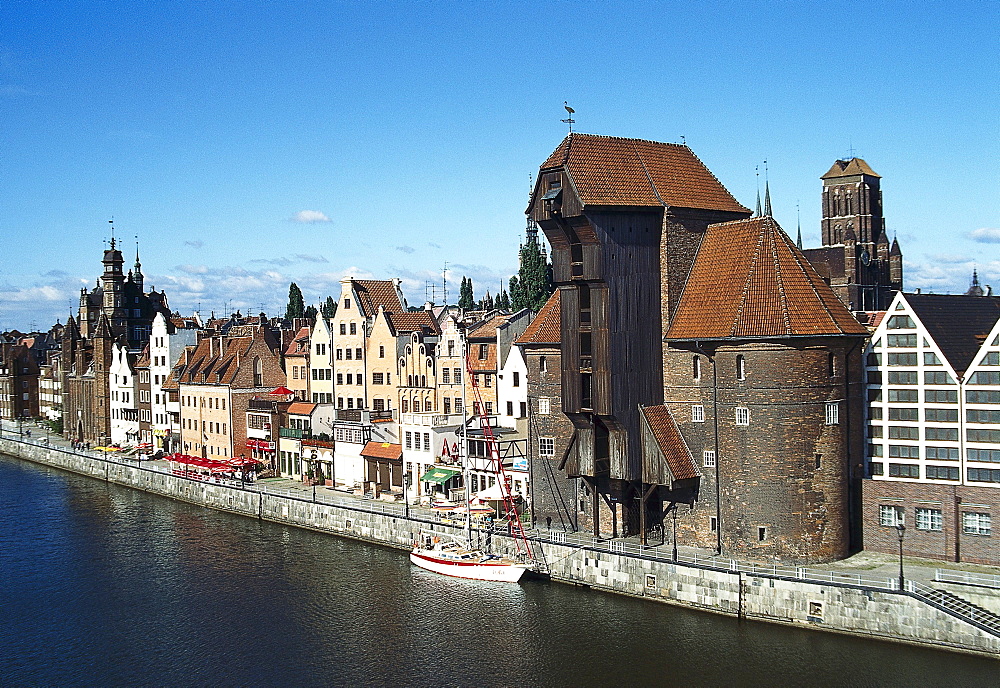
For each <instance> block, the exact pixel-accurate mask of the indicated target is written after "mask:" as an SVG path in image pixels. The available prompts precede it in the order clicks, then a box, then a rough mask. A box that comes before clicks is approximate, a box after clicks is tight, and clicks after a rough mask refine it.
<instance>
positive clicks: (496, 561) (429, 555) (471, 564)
mask: <svg viewBox="0 0 1000 688" xmlns="http://www.w3.org/2000/svg"><path fill="white" fill-rule="evenodd" d="M467 349H468V347H467V344H466V341H465V337H464V335H463V337H462V351H463V354H464V355H463V358H464V359H465V367H466V374H467V375H468V376H469V379H470V380H471V381H472V386H473V389H474V390H475V392H476V399H477V402H478V403H477V404H476V408H479V409H485V406H484V405H483V400H482V398H481V396H480V394H479V390H478V385H477V383H476V378H475V375H473V374H472V369H471V366H470V365H469V359H468V350H467ZM463 397H464V390H463ZM464 401H465V400H464V398H463V404H462V407H463V408H468V404H466V403H464ZM481 415H482V421H481V422H482V426H483V431H484V435H485V437H486V438H487V443H488V445H489V446H490V455H491V457H493V458H494V462H495V466H496V467H497V478H498V481H497V484H498V485H501V486H502V488H501V489H502V490H504V492H505V505H506V506H507V508H508V514H507V515H508V517H510V518H511V519H512V520H513V521H515V522H516V524H517V525H516V529H512V534H514V535H515V538H516V539H515V541H516V542H517V547H518V551H519V552H523V555H524V558H525V561H517V560H514V559H511V558H510V557H505V556H499V555H495V554H488V553H485V552H483V551H481V550H478V549H473V548H472V547H471V544H469V543H471V542H472V512H473V511H474V510H475V505H474V504H473V503H472V500H471V497H472V495H471V494H470V492H469V462H468V454H469V452H468V423H467V422H466V423H463V424H462V449H461V457H462V473H463V478H464V482H465V498H464V502H465V503H464V505H463V506H462V507H459V509H460V510H461V511H463V512H464V514H465V543H464V544H463V543H460V542H458V541H454V540H453V541H451V542H445V541H443V540H442V537H441V535H439V534H437V533H432V534H422V535H421V539H422V542H417V543H414V545H413V551H412V552H410V561H411V562H413V563H414V564H416V565H417V566H419V567H421V568H424V569H427V570H428V571H433V572H435V573H440V574H443V575H446V576H454V577H456V578H469V579H473V580H485V581H499V582H505V583H517V582H518V581H520V580H521V578H522V577H523V576H524V574H525V573H527V572H528V571H529V570H531V569H532V565H531V564H530V563H528V562H529V561H530V557H531V546H530V544H529V543H528V540H527V538H525V537H524V531H523V530H522V528H521V521H520V518H519V517H518V516H517V512H516V510H514V508H513V507H514V503H513V499H512V498H511V496H510V489H509V486H508V484H507V482H506V480H505V476H504V475H503V464H502V462H501V461H500V457H499V453H497V450H496V440H495V439H494V437H493V432H492V429H491V427H490V424H489V419H488V417H487V416H486V415H485V413H482V412H481Z"/></svg>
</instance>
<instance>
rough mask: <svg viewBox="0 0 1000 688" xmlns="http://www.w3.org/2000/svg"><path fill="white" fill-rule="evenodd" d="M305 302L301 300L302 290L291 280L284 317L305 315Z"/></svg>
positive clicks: (288, 318)
mask: <svg viewBox="0 0 1000 688" xmlns="http://www.w3.org/2000/svg"><path fill="white" fill-rule="evenodd" d="M305 311H306V304H305V301H303V300H302V290H301V289H299V285H297V284H296V283H295V282H292V283H291V284H290V285H289V286H288V308H286V309H285V319H286V320H291V319H292V318H301V317H303V316H304V315H305Z"/></svg>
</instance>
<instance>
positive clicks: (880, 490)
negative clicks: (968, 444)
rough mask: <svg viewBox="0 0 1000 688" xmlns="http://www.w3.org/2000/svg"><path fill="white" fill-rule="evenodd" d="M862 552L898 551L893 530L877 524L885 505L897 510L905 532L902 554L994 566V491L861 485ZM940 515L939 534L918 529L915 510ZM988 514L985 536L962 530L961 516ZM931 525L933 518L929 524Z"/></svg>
mask: <svg viewBox="0 0 1000 688" xmlns="http://www.w3.org/2000/svg"><path fill="white" fill-rule="evenodd" d="M862 491H863V493H864V538H865V549H866V550H871V551H874V552H884V553H886V554H896V553H898V552H899V537H898V533H897V531H896V528H894V527H892V526H889V525H881V518H880V512H881V508H882V507H885V506H890V507H897V508H899V509H902V511H903V514H904V517H903V523H904V525H905V526H906V532H905V535H904V537H903V554H904V555H906V556H913V557H927V558H929V559H941V560H946V561H964V562H972V563H977V564H990V565H993V566H997V565H1000V533H998V532H997V529H998V528H1000V490H996V489H993V488H989V487H968V486H963V485H935V484H928V483H914V482H903V481H899V482H890V481H887V480H864V481H862ZM917 509H928V510H932V511H940V527H941V529H940V530H936V529H926V528H921V527H919V525H918V522H917V516H916V510H917ZM965 513H974V514H989V515H990V516H991V519H990V520H991V521H992V532H991V533H990V534H989V535H983V534H974V533H967V532H964V531H965V528H964V527H963V514H965ZM934 525H935V526H936V525H937V524H936V519H935V522H934Z"/></svg>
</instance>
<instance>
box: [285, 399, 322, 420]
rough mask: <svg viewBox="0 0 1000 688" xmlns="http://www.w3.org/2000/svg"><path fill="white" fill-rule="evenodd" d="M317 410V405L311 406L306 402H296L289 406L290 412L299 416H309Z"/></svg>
mask: <svg viewBox="0 0 1000 688" xmlns="http://www.w3.org/2000/svg"><path fill="white" fill-rule="evenodd" d="M315 408H316V404H310V403H307V402H304V401H294V402H292V403H291V405H289V407H288V412H289V413H294V414H295V415H298V416H308V415H310V414H311V413H312V412H313V410H314V409H315Z"/></svg>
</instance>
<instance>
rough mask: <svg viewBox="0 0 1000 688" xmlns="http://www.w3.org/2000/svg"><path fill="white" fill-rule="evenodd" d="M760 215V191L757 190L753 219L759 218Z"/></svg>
mask: <svg viewBox="0 0 1000 688" xmlns="http://www.w3.org/2000/svg"><path fill="white" fill-rule="evenodd" d="M761 215H762V213H761V211H760V189H757V209H756V210H754V211H753V217H760V216H761Z"/></svg>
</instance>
